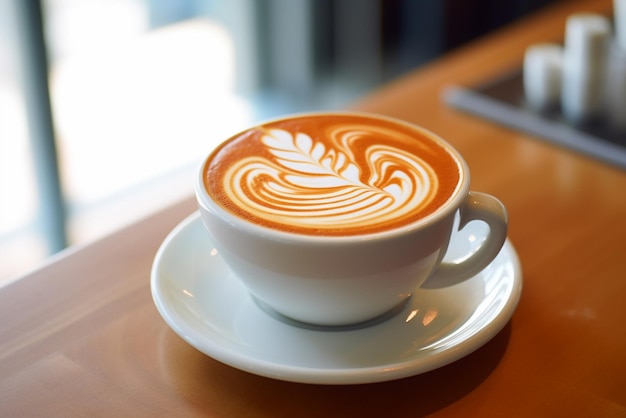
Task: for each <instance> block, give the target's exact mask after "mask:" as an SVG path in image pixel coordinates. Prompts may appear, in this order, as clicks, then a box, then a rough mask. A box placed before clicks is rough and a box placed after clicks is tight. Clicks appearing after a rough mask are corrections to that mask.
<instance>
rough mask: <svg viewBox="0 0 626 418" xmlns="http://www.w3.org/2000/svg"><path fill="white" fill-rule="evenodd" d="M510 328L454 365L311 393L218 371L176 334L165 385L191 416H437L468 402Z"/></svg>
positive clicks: (308, 388) (165, 361)
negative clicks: (218, 413)
mask: <svg viewBox="0 0 626 418" xmlns="http://www.w3.org/2000/svg"><path fill="white" fill-rule="evenodd" d="M511 327H512V325H511V321H509V322H508V323H507V324H506V325H505V327H504V328H503V329H502V330H501V331H500V332H499V333H498V334H497V335H496V336H494V338H492V339H491V340H490V341H489V342H487V343H486V344H485V345H484V346H482V347H481V348H479V349H478V350H476V351H474V352H473V353H471V354H469V355H467V356H466V357H464V358H462V359H459V360H457V361H455V362H453V363H451V364H449V365H446V366H444V367H441V368H439V369H436V370H433V371H430V372H427V373H424V374H421V375H417V376H413V377H408V378H404V379H399V380H394V381H389V382H382V383H373V384H362V385H310V384H300V383H290V382H284V381H280V380H274V379H269V378H265V377H261V376H257V375H253V374H250V373H247V372H243V371H240V370H238V369H235V368H232V367H230V366H227V365H224V364H222V363H219V362H217V361H215V360H213V359H211V358H210V357H207V356H206V355H204V354H203V353H201V352H199V351H197V350H196V349H195V348H193V347H191V346H189V345H188V344H186V343H185V342H184V341H183V340H181V339H180V338H179V337H178V336H176V335H175V334H174V333H173V332H171V336H170V338H166V339H165V340H163V341H161V342H162V343H163V344H164V345H163V346H162V347H161V350H162V351H161V356H160V357H161V358H160V364H161V367H162V368H163V369H162V372H163V373H164V374H165V376H164V378H165V379H167V383H168V384H171V385H172V386H173V387H174V388H175V390H176V391H178V392H179V394H180V395H181V396H182V397H184V398H185V399H186V400H187V401H188V402H189V403H190V406H191V407H192V408H193V409H194V410H199V411H207V412H208V411H213V412H215V408H216V405H221V407H220V409H222V408H223V410H224V411H229V414H233V413H236V412H240V413H241V414H242V415H246V416H247V415H250V416H268V417H294V416H299V417H306V416H327V415H332V416H341V417H352V416H355V417H356V416H359V417H362V416H364V415H366V416H411V417H420V416H426V415H428V414H432V413H434V412H436V411H438V410H440V409H442V408H445V407H446V406H448V405H450V404H452V403H454V402H456V401H458V400H459V399H461V398H463V397H464V396H466V395H467V394H469V393H470V392H472V391H473V390H474V389H476V388H477V387H478V386H480V385H481V383H482V382H483V381H485V380H486V379H487V378H488V377H489V375H490V374H491V373H492V372H493V371H494V370H495V369H496V368H497V367H498V365H499V364H500V361H501V359H502V357H503V356H504V354H505V352H506V349H507V347H508V344H509V340H510V336H511Z"/></svg>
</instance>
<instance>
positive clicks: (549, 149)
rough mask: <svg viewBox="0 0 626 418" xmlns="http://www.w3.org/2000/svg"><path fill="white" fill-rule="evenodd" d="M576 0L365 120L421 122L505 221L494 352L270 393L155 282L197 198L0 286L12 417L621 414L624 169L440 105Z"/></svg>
mask: <svg viewBox="0 0 626 418" xmlns="http://www.w3.org/2000/svg"><path fill="white" fill-rule="evenodd" d="M609 9H610V2H609V1H608V0H607V1H597V0H589V1H579V2H577V1H573V2H572V1H568V2H562V3H560V4H559V5H558V6H555V7H551V8H548V9H544V10H543V11H541V12H540V13H539V14H538V15H535V16H532V17H531V18H529V19H526V20H524V21H522V22H520V23H516V24H514V25H512V26H510V27H508V28H506V29H505V30H503V31H500V32H498V33H497V34H496V35H493V36H490V37H487V38H485V39H482V40H480V41H479V42H476V43H474V44H472V45H470V46H469V47H466V48H463V49H460V50H458V51H455V52H453V53H451V54H449V55H447V56H445V57H444V58H442V59H440V60H438V61H437V62H434V63H432V64H429V65H427V66H426V67H424V68H422V69H420V70H419V71H416V72H414V73H411V74H408V75H406V76H404V77H402V78H401V79H398V80H397V81H395V82H393V83H391V84H389V85H387V86H384V87H382V88H381V89H379V90H377V91H374V92H372V94H370V95H368V96H367V97H365V98H363V99H362V100H360V101H359V102H358V103H356V104H355V106H354V108H355V109H358V110H363V111H370V112H376V113H381V114H385V115H390V116H395V117H399V118H402V119H406V120H408V121H411V122H415V123H417V124H421V125H423V126H425V127H426V128H428V129H431V130H433V131H435V132H436V133H438V134H440V135H441V136H443V137H444V138H446V139H447V140H448V141H449V142H451V143H452V144H453V145H454V146H455V147H456V148H457V149H458V150H459V151H460V152H461V153H462V154H463V155H464V156H465V158H466V160H467V162H468V164H469V166H470V169H471V172H472V186H473V187H472V188H473V189H475V190H480V191H484V192H488V193H492V194H494V195H496V196H498V197H500V198H501V199H502V201H503V202H504V203H505V204H506V206H507V207H508V210H509V215H510V234H509V237H510V239H511V241H512V243H513V244H514V246H515V248H516V249H517V251H518V253H519V257H520V259H521V263H522V268H523V276H524V287H523V292H522V296H521V300H520V303H519V305H518V308H517V310H516V312H515V314H514V315H513V317H512V319H511V320H510V322H509V323H508V324H507V325H506V326H505V328H504V329H503V330H502V331H501V332H500V333H499V334H497V335H496V336H495V337H494V338H493V339H492V340H491V341H490V342H488V343H487V344H486V345H484V346H483V347H481V348H479V349H478V350H477V351H475V352H474V353H472V354H470V355H468V356H467V357H465V358H463V359H461V360H458V361H456V362H454V363H452V364H450V365H448V366H445V367H442V368H440V369H437V370H434V371H431V372H428V373H425V374H422V375H418V376H414V377H410V378H405V379H401V380H396V381H391V382H385V383H377V384H368V385H354V386H323V385H307V384H295V383H288V382H282V381H277V380H271V379H268V378H264V377H259V376H256V375H252V374H248V373H246V372H242V371H239V370H237V369H234V368H231V367H229V366H226V365H223V364H221V363H219V362H217V361H215V360H213V359H211V358H209V357H207V356H205V355H203V354H202V353H200V352H199V351H197V350H196V349H194V348H193V347H191V346H190V345H188V344H187V343H185V342H184V341H183V340H182V339H181V338H179V337H178V336H177V335H176V334H175V333H174V332H173V331H171V330H170V328H168V326H167V325H166V324H165V322H164V321H163V320H162V319H161V317H160V316H159V314H158V312H157V310H156V308H155V307H154V304H153V302H152V299H151V295H150V283H149V281H150V268H151V264H152V261H153V258H154V255H155V253H156V251H157V248H158V246H159V245H160V244H161V242H162V240H163V239H164V237H165V236H166V235H167V233H168V232H169V231H170V230H171V229H172V228H173V227H174V226H175V225H176V224H177V223H179V222H180V221H181V220H182V219H183V218H185V217H186V216H187V215H188V214H190V213H192V212H193V211H194V210H195V203H194V201H193V199H192V198H191V197H190V198H189V199H187V200H185V201H182V202H180V203H179V204H176V205H174V206H172V207H171V208H169V209H167V210H164V211H162V212H159V213H157V214H155V215H154V216H151V217H149V218H146V219H144V220H142V221H141V222H139V223H137V224H134V225H132V226H130V227H128V228H126V229H124V230H121V231H119V232H117V233H115V234H113V235H110V236H108V237H106V238H104V239H102V240H100V241H98V242H95V243H93V244H91V245H88V246H86V247H82V248H78V249H71V250H69V251H66V252H65V253H62V254H61V255H60V256H59V257H56V258H55V259H54V260H53V261H51V262H49V263H48V264H46V265H45V266H42V267H41V268H40V269H38V270H36V271H34V272H32V273H30V274H28V275H26V276H24V277H23V278H20V279H19V280H17V281H15V282H13V283H11V284H9V285H7V286H5V287H4V288H2V289H0V416H2V417H22V416H90V417H91V416H129V417H131V416H132V417H137V416H151V417H154V416H185V417H188V416H216V417H222V416H223V417H244V416H245V417H307V416H342V417H344V416H355V417H357V416H358V417H363V416H366V417H369V416H380V417H383V416H384V417H392V416H393V417H395V416H398V417H402V416H406V417H416V416H423V415H429V414H432V416H455V417H456V416H477V417H485V416H497V417H501V416H507V417H511V416H523V417H530V416H551V417H552V416H589V417H609V416H626V330H625V325H624V324H625V323H626V261H625V249H626V245H625V237H626V220H624V215H626V173H625V172H624V171H620V170H619V169H617V168H614V167H611V166H608V165H603V164H602V163H599V162H597V161H595V160H592V159H590V158H587V157H584V156H581V155H578V154H575V153H573V152H571V151H567V150H564V149H561V148H558V147H556V146H552V145H549V144H546V143H544V142H542V141H539V140H537V139H535V138H532V137H530V136H527V135H525V134H523V133H519V132H515V131H511V130H508V129H506V128H503V127H500V126H497V125H494V124H492V123H489V122H487V121H485V120H481V119H478V118H475V117H472V116H468V115H466V114H463V113H460V112H458V111H455V110H453V109H451V108H448V107H446V106H445V105H444V104H443V102H442V100H441V93H442V89H443V88H444V87H445V86H446V85H449V84H451V83H460V84H466V85H471V84H472V83H475V82H479V81H483V80H486V79H488V78H489V77H491V76H494V75H498V74H501V73H502V72H503V71H506V70H509V69H513V68H516V67H517V66H519V64H520V62H521V57H522V54H523V51H524V49H525V47H526V46H528V45H530V44H531V43H533V42H537V41H546V40H561V39H562V34H563V29H564V22H565V17H566V16H567V15H568V14H570V13H573V12H576V11H585V10H586V11H604V12H606V11H608V10H609Z"/></svg>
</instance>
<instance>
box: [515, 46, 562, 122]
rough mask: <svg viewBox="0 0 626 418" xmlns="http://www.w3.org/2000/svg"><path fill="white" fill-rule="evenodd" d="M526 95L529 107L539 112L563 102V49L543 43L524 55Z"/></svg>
mask: <svg viewBox="0 0 626 418" xmlns="http://www.w3.org/2000/svg"><path fill="white" fill-rule="evenodd" d="M523 78H524V94H525V97H526V102H527V104H528V106H529V107H530V108H531V109H533V110H535V111H538V112H544V111H547V110H550V109H552V108H555V107H556V106H557V105H558V103H559V101H560V100H561V84H562V82H563V81H562V79H563V48H562V47H561V46H560V45H557V44H551V43H542V44H536V45H532V46H530V47H529V48H528V49H526V53H525V54H524V77H523Z"/></svg>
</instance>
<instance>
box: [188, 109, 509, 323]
mask: <svg viewBox="0 0 626 418" xmlns="http://www.w3.org/2000/svg"><path fill="white" fill-rule="evenodd" d="M359 115H361V116H366V117H371V118H374V119H377V118H378V119H384V120H386V121H391V122H392V123H395V124H398V125H401V126H404V127H405V128H406V127H409V128H410V129H412V130H414V132H415V133H416V136H418V137H419V136H426V137H428V138H430V139H429V140H430V141H436V142H438V143H439V144H441V145H442V146H443V147H445V149H447V151H448V152H449V153H450V154H451V155H452V156H453V158H454V160H455V161H456V163H457V165H458V168H459V172H460V176H459V181H458V184H457V185H456V188H455V191H454V193H453V194H452V196H451V197H450V198H449V199H448V200H447V201H446V202H445V203H444V204H443V205H441V206H440V207H439V208H438V209H437V210H436V211H435V212H434V213H432V214H430V215H428V216H426V217H424V218H421V219H417V220H416V221H414V222H413V223H411V224H409V225H407V226H403V227H399V228H396V229H391V230H385V231H382V232H375V233H369V234H364V235H350V236H315V235H306V234H300V233H294V232H283V231H279V230H276V229H272V228H269V227H265V226H260V225H258V224H254V223H252V222H250V221H248V220H245V219H242V218H240V217H238V216H236V215H234V214H232V213H230V212H229V211H227V210H225V209H224V208H223V207H222V206H220V205H219V204H218V203H216V202H215V201H214V200H213V199H212V198H211V196H210V195H209V193H208V192H207V190H206V188H205V184H204V180H203V179H204V173H205V165H206V164H207V163H208V161H209V159H210V157H207V159H205V161H204V162H203V163H202V165H201V168H200V170H199V173H198V176H197V179H196V185H195V186H196V197H197V201H198V205H199V209H200V213H201V216H202V219H203V223H204V225H205V227H206V229H207V230H208V232H209V234H210V236H211V237H212V240H213V244H214V245H215V248H216V249H217V250H218V253H219V255H220V256H221V257H222V258H223V260H224V261H225V262H226V263H227V265H228V266H229V267H230V269H231V270H232V271H233V272H234V274H235V275H236V276H237V277H238V278H239V279H240V280H241V281H242V282H243V284H244V285H245V286H246V287H247V289H248V290H249V291H250V293H251V294H252V295H253V296H254V297H255V299H256V300H258V301H259V302H261V305H263V306H265V307H266V308H267V307H269V309H272V310H274V311H275V312H276V313H279V314H281V315H283V316H285V317H287V318H290V319H292V320H296V321H300V322H303V323H308V324H315V325H322V326H340V325H348V324H358V323H362V322H366V321H370V320H373V319H375V318H378V317H381V316H384V315H385V314H386V313H388V312H393V311H394V308H396V307H398V306H402V304H403V303H404V302H405V301H406V300H407V299H408V298H409V297H410V296H411V294H412V293H413V292H414V291H415V290H416V289H418V288H419V287H427V288H437V287H443V286H451V285H454V284H456V283H459V282H461V281H463V280H465V279H468V278H470V277H472V276H474V275H476V274H477V273H479V272H480V271H481V270H482V269H484V268H485V267H486V266H487V265H488V264H489V263H490V262H491V261H492V260H493V259H494V258H495V256H496V255H497V254H498V253H499V251H500V249H501V248H502V246H503V244H504V242H505V240H506V235H507V215H506V210H505V208H504V206H503V205H502V203H501V202H500V201H499V200H498V199H496V198H495V197H492V196H490V195H487V194H483V193H474V192H470V190H469V189H470V177H469V171H468V167H467V165H466V163H465V162H464V160H463V159H462V157H461V156H460V155H459V154H458V152H457V151H455V150H454V149H453V148H452V147H451V146H450V145H449V144H447V143H446V142H444V141H443V140H442V139H440V138H439V137H437V136H436V135H434V134H432V133H430V132H428V131H426V130H424V129H422V128H419V127H417V126H413V125H410V124H407V123H406V122H403V121H400V120H394V119H390V118H382V117H380V116H371V115H369V116H368V115H363V114H359ZM299 117H302V115H294V116H292V117H291V118H296V119H297V118H299ZM283 119H284V118H283ZM457 214H458V216H459V218H460V221H459V227H460V228H463V226H464V225H466V224H467V223H468V222H470V221H475V220H478V221H483V222H485V223H486V224H487V225H488V226H489V232H488V234H486V236H485V237H476V239H477V240H478V242H481V240H482V244H481V245H480V246H479V248H478V250H476V251H475V252H474V253H472V254H468V255H467V257H464V258H463V259H462V260H460V261H458V262H455V263H448V262H442V259H443V257H444V255H445V253H446V250H447V248H448V245H449V243H450V240H451V239H454V232H453V225H454V224H455V216H457ZM451 236H452V238H451Z"/></svg>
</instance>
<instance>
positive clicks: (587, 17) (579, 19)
mask: <svg viewBox="0 0 626 418" xmlns="http://www.w3.org/2000/svg"><path fill="white" fill-rule="evenodd" d="M610 36H611V24H610V22H609V20H608V19H607V18H605V17H604V16H601V15H596V14H588V13H583V14H575V15H572V16H570V17H569V18H568V19H567V26H566V33H565V50H564V54H563V85H562V103H561V104H562V108H563V113H564V115H565V117H566V118H567V119H568V120H569V121H570V122H572V123H576V124H578V123H585V122H588V121H591V120H594V119H597V118H601V117H602V116H603V113H604V111H605V105H606V99H605V96H606V92H605V86H606V83H605V79H606V75H607V60H608V45H609V40H610Z"/></svg>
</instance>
